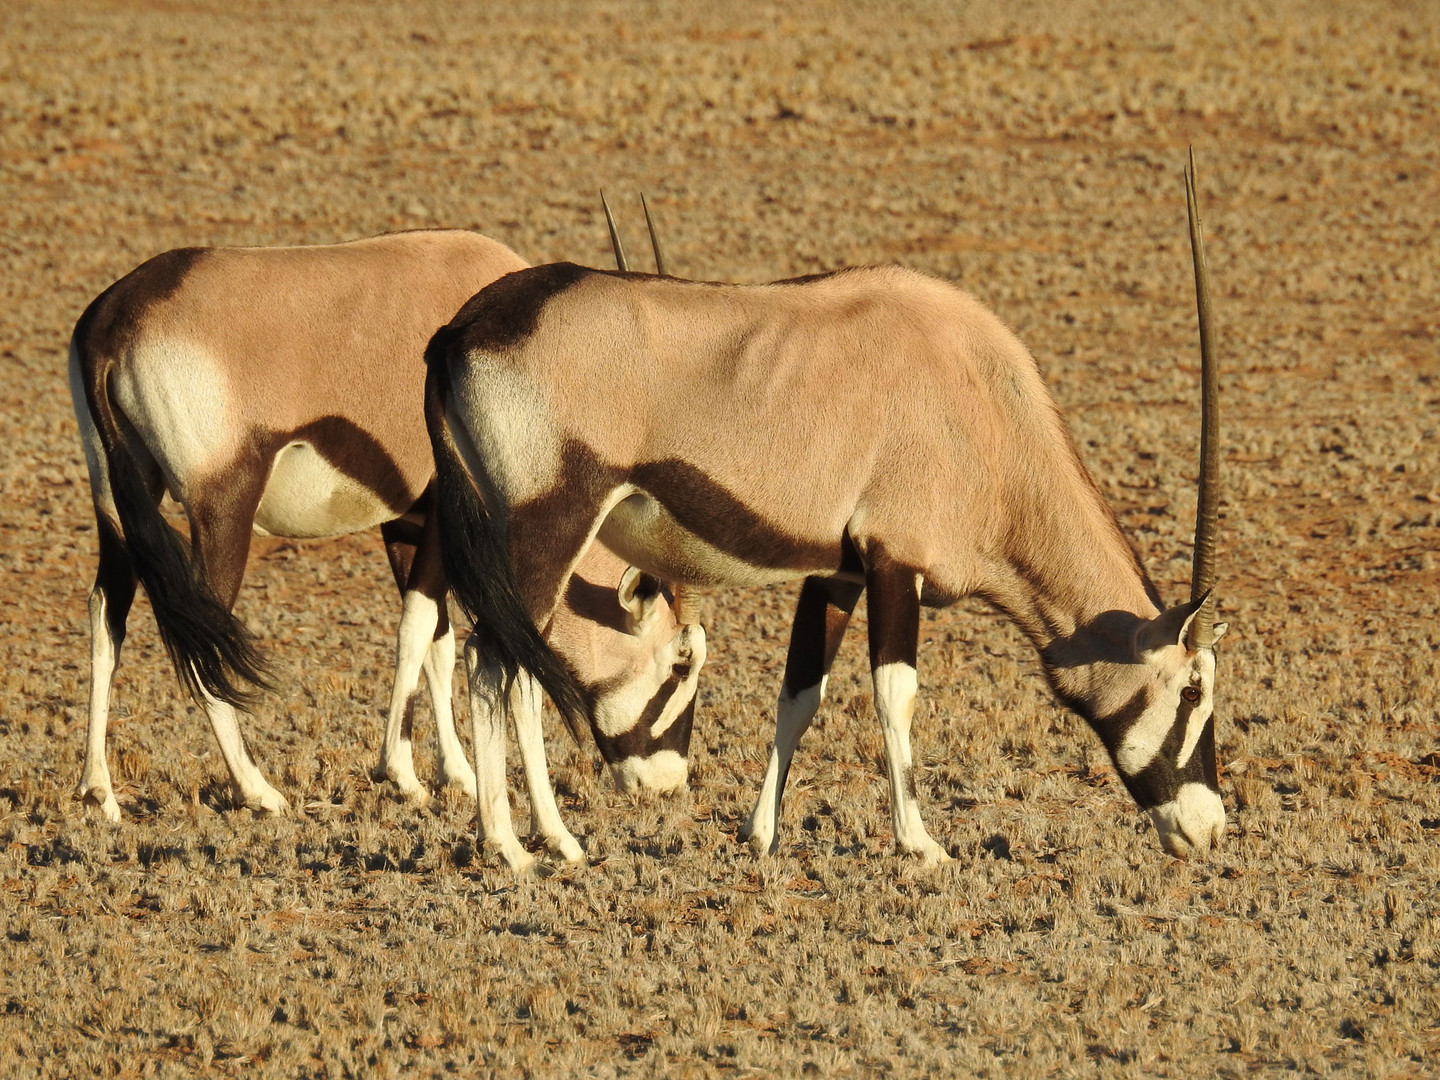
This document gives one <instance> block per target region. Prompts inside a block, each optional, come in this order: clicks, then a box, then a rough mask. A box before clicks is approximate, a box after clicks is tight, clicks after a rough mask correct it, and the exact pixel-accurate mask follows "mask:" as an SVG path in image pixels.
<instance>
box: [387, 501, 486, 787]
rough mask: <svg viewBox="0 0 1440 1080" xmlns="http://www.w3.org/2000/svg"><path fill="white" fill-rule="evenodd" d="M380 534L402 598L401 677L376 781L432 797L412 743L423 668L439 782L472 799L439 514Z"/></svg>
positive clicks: (392, 525)
mask: <svg viewBox="0 0 1440 1080" xmlns="http://www.w3.org/2000/svg"><path fill="white" fill-rule="evenodd" d="M381 533H382V534H383V535H384V538H385V550H386V554H387V555H388V556H389V558H390V569H391V570H392V571H393V573H394V574H395V583H396V585H398V586H399V588H400V592H401V596H402V603H401V614H400V628H399V631H398V633H397V636H396V644H395V681H394V683H393V685H392V687H391V692H390V712H389V716H388V719H387V721H386V725H385V741H384V743H383V744H382V745H381V748H380V764H379V766H378V767H377V768H376V778H377V779H383V780H390V781H393V782H394V783H395V784H396V785H397V786H398V787H399V788H400V791H401V792H402V793H403V794H404V795H405V796H406V797H407V798H411V799H415V800H416V801H419V802H423V801H424V800H425V799H427V798H428V797H429V792H428V791H427V790H426V789H425V788H424V787H423V786H422V785H421V783H420V781H419V779H418V778H417V777H416V775H415V761H414V748H413V746H414V744H413V737H414V732H413V727H414V710H415V702H416V698H417V694H418V688H419V682H420V672H421V671H422V670H423V671H424V672H425V681H426V684H427V686H428V687H429V690H430V702H431V705H432V707H433V711H434V714H435V735H436V748H437V758H436V763H435V768H436V785H437V787H441V788H443V787H446V786H454V787H458V788H461V789H462V790H464V791H465V792H466V793H467V794H469V795H471V796H474V794H475V771H474V770H473V769H472V768H471V767H470V763H469V761H467V760H466V758H465V750H464V748H463V747H462V746H461V745H460V740H459V738H458V737H457V736H456V734H455V710H454V706H453V703H452V690H453V680H454V673H455V630H454V628H453V627H452V626H451V625H450V617H449V614H448V612H447V611H446V607H445V596H446V587H445V576H444V569H443V567H442V566H441V560H440V546H439V535H438V531H437V528H436V525H435V518H434V515H433V514H427V516H426V522H425V525H424V526H423V528H422V529H420V530H419V531H418V534H417V531H416V528H415V526H413V525H411V524H409V523H407V522H403V521H392V522H388V523H387V524H385V525H383V526H381Z"/></svg>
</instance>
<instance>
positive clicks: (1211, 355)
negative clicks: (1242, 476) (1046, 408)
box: [1185, 148, 1220, 649]
mask: <svg viewBox="0 0 1440 1080" xmlns="http://www.w3.org/2000/svg"><path fill="white" fill-rule="evenodd" d="M1185 208H1186V211H1187V212H1188V214H1189V218H1190V254H1191V258H1192V260H1193V262H1194V264H1195V308H1196V311H1197V313H1198V315H1199V320H1200V495H1199V499H1198V502H1197V505H1196V508H1195V562H1194V564H1193V566H1192V567H1191V571H1190V599H1191V601H1192V602H1193V601H1195V600H1201V599H1203V600H1204V603H1202V604H1201V605H1200V610H1199V612H1198V613H1197V614H1196V616H1195V618H1194V619H1193V620H1192V621H1191V623H1190V629H1189V630H1188V631H1187V632H1186V635H1185V645H1186V647H1187V648H1191V649H1208V648H1210V646H1212V645H1213V644H1214V643H1215V631H1214V625H1215V594H1214V591H1213V590H1214V588H1215V539H1216V534H1217V533H1218V531H1219V517H1220V418H1219V414H1218V407H1219V396H1220V392H1219V383H1218V379H1217V376H1216V370H1215V330H1214V326H1213V325H1212V322H1211V318H1210V267H1209V265H1208V264H1207V263H1206V261H1205V236H1204V230H1203V227H1202V225H1201V221H1200V206H1199V203H1198V201H1197V200H1196V197H1195V150H1194V148H1191V150H1190V160H1189V161H1188V162H1187V163H1186V165H1185Z"/></svg>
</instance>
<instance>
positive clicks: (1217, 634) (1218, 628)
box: [1210, 622, 1230, 645]
mask: <svg viewBox="0 0 1440 1080" xmlns="http://www.w3.org/2000/svg"><path fill="white" fill-rule="evenodd" d="M1229 629H1230V624H1229V623H1228V622H1217V623H1216V624H1215V625H1214V626H1212V627H1211V628H1210V633H1211V635H1212V637H1211V638H1210V644H1211V645H1214V644H1215V642H1217V641H1219V640H1220V639H1221V638H1222V637H1224V636H1225V631H1226V630H1229Z"/></svg>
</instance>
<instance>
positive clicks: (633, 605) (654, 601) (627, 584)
mask: <svg viewBox="0 0 1440 1080" xmlns="http://www.w3.org/2000/svg"><path fill="white" fill-rule="evenodd" d="M615 598H616V599H617V600H619V601H620V606H621V607H622V608H624V609H625V611H626V612H627V613H628V614H629V615H630V626H631V630H632V632H634V630H635V629H636V628H638V627H640V626H643V625H644V624H645V622H646V621H647V620H648V619H649V618H650V617H651V615H653V614H654V613H655V610H656V609H657V608H658V607H659V605H660V604H662V603H663V602H664V600H665V597H664V595H663V594H662V593H661V591H660V581H659V579H657V578H654V577H651V576H650V575H649V574H647V573H645V571H643V570H641V569H639V568H638V567H634V566H627V567H626V568H625V572H624V573H623V574H621V575H620V585H619V587H618V588H617V589H616V590H615Z"/></svg>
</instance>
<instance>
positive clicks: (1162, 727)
mask: <svg viewBox="0 0 1440 1080" xmlns="http://www.w3.org/2000/svg"><path fill="white" fill-rule="evenodd" d="M1199 608H1200V604H1199V602H1192V603H1188V604H1181V605H1179V606H1178V607H1174V608H1171V609H1169V610H1168V611H1164V612H1162V613H1161V614H1160V615H1158V616H1156V617H1155V618H1153V619H1149V620H1142V621H1141V622H1140V623H1139V625H1138V626H1137V627H1136V628H1135V629H1134V630H1133V632H1132V634H1131V635H1130V637H1129V641H1128V643H1127V647H1124V648H1123V650H1122V651H1123V653H1126V654H1128V655H1127V656H1125V658H1124V659H1123V660H1120V661H1116V660H1113V659H1101V660H1096V661H1094V662H1092V663H1090V664H1087V665H1085V666H1086V667H1088V668H1089V672H1088V674H1089V676H1090V678H1089V680H1088V682H1089V692H1088V693H1085V694H1084V695H1083V696H1082V697H1081V698H1079V699H1078V700H1076V701H1074V702H1073V704H1075V705H1076V706H1077V707H1078V708H1079V709H1080V711H1081V712H1082V713H1083V714H1084V715H1085V716H1086V718H1087V719H1088V720H1089V721H1090V724H1091V726H1092V727H1094V728H1095V730H1096V732H1097V733H1098V734H1099V735H1100V738H1101V740H1102V741H1103V742H1104V743H1105V747H1106V749H1107V750H1109V751H1110V756H1111V758H1112V759H1113V760H1114V762H1115V768H1116V770H1117V771H1118V772H1119V773H1120V778H1121V779H1122V780H1123V781H1124V783H1125V787H1126V789H1127V790H1129V792H1130V794H1131V795H1132V796H1133V797H1134V799H1135V802H1136V803H1137V804H1138V805H1139V806H1140V808H1141V809H1142V810H1147V811H1149V813H1150V817H1151V820H1152V821H1154V823H1155V831H1156V833H1157V835H1158V836H1159V839H1160V843H1161V845H1162V846H1163V847H1164V848H1165V850H1166V851H1168V852H1169V853H1170V854H1171V855H1175V856H1177V857H1185V856H1188V855H1192V854H1195V853H1198V852H1203V851H1208V850H1209V849H1210V848H1212V847H1214V846H1217V845H1218V844H1219V842H1220V838H1221V836H1222V835H1223V834H1224V832H1225V807H1224V804H1223V803H1222V802H1221V799H1220V784H1219V779H1218V776H1217V772H1216V766H1215V717H1214V693H1215V651H1214V649H1213V647H1204V648H1192V647H1190V645H1189V644H1187V641H1186V636H1187V631H1189V629H1190V626H1191V622H1192V620H1193V619H1194V618H1195V616H1196V614H1197V612H1198V610H1199ZM1225 630H1226V626H1225V624H1224V623H1218V624H1216V625H1215V627H1214V629H1213V637H1212V643H1211V644H1212V646H1213V642H1214V641H1215V640H1218V639H1219V637H1220V636H1221V635H1222V634H1224V632H1225Z"/></svg>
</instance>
